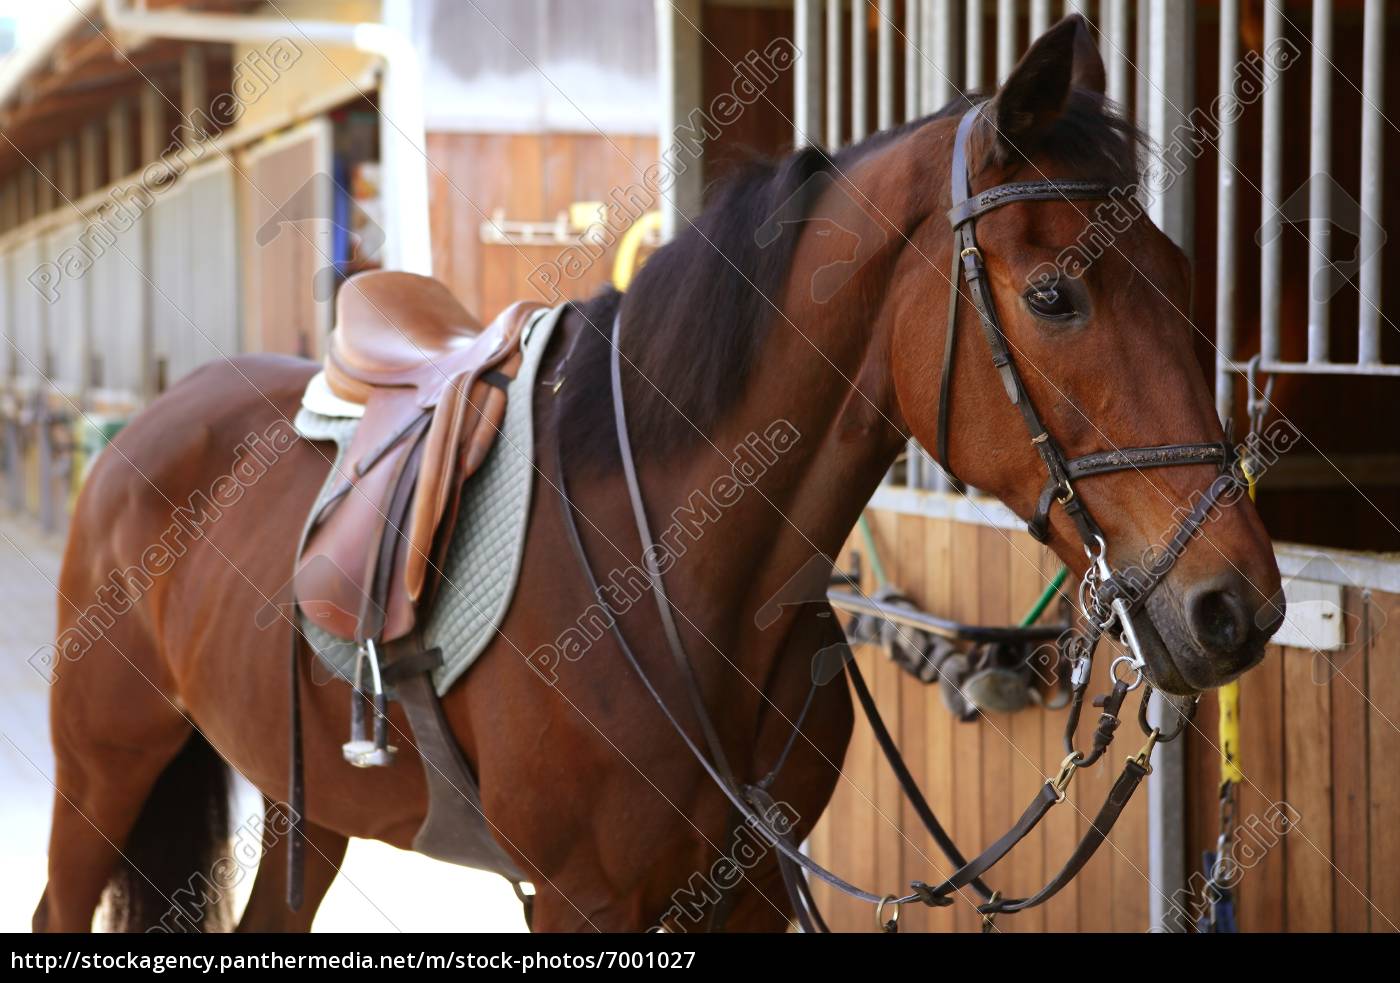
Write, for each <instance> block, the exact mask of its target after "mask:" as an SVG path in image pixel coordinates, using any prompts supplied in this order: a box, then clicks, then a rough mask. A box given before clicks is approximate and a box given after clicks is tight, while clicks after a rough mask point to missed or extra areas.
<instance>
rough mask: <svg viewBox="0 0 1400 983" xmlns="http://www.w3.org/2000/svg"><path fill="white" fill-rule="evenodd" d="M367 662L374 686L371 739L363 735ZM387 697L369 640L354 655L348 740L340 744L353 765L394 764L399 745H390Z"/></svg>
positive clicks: (375, 653)
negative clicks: (372, 734)
mask: <svg viewBox="0 0 1400 983" xmlns="http://www.w3.org/2000/svg"><path fill="white" fill-rule="evenodd" d="M365 663H369V670H370V680H371V682H372V683H373V685H374V692H373V694H372V700H373V703H374V739H373V740H369V739H368V738H367V737H366V736H365V694H364V687H363V684H364V669H365ZM388 721H389V717H388V700H387V699H386V698H385V696H384V680H383V677H382V676H381V675H380V672H379V651H378V649H376V648H375V645H374V640H373V639H369V640H367V641H366V642H365V643H364V644H363V645H361V646H360V648H359V651H358V652H357V653H356V654H355V682H354V690H353V691H352V692H351V694H350V740H348V741H346V742H345V743H344V744H342V745H341V747H340V753H341V754H343V755H344V756H345V760H346V761H348V762H350V763H351V764H352V765H354V766H355V767H356V768H383V767H387V766H388V765H391V764H393V763H394V754H395V753H397V751H398V748H396V747H390V746H389V733H388Z"/></svg>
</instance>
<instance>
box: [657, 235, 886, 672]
mask: <svg viewBox="0 0 1400 983" xmlns="http://www.w3.org/2000/svg"><path fill="white" fill-rule="evenodd" d="M813 263H815V264H817V265H818V266H819V265H820V258H817V259H815V260H813V261H811V262H810V263H808V262H804V261H803V259H802V254H801V252H800V251H799V261H798V263H796V264H795V266H794V269H793V272H792V275H791V277H790V278H789V283H790V284H795V285H801V284H805V283H808V282H809V276H810V273H811V272H813V271H814V269H815V267H813V265H812V264H813ZM870 275H871V276H873V277H878V276H880V273H879V271H878V269H872V271H871V272H870ZM853 286H854V287H857V288H858V289H854V290H852V291H851V292H850V296H851V298H852V299H851V300H848V301H844V302H840V303H838V302H837V301H834V300H833V301H832V302H830V303H826V304H822V305H813V304H812V303H811V301H810V298H809V291H807V290H805V289H803V288H801V287H800V286H795V287H791V288H790V289H789V290H788V295H789V296H788V298H787V301H786V302H785V303H784V305H783V307H782V309H781V311H779V312H778V313H776V314H775V317H776V323H775V324H774V325H773V328H772V330H771V332H770V336H769V339H768V341H767V342H765V345H764V348H763V351H762V352H761V354H760V357H759V358H758V359H757V360H756V365H755V367H754V369H753V370H752V373H751V376H750V382H749V384H748V386H747V389H746V395H745V396H744V398H743V399H741V400H740V402H739V405H738V406H737V408H736V409H735V411H734V412H733V413H731V414H730V416H729V417H728V418H727V419H726V421H725V423H724V424H723V425H722V426H721V427H720V428H718V430H717V432H716V433H715V434H713V435H711V436H709V437H708V438H707V439H706V440H705V441H702V442H701V447H700V450H699V452H698V453H696V454H695V455H694V456H693V457H692V458H691V460H690V462H689V463H688V464H685V465H679V466H678V465H677V464H675V462H670V463H668V465H667V467H666V468H664V469H662V468H658V469H656V470H655V471H653V472H652V474H651V475H649V476H648V477H649V478H651V481H650V482H647V485H648V488H647V495H648V502H647V506H648V512H649V513H651V515H652V516H653V525H657V526H662V527H665V526H667V525H670V526H671V527H672V528H673V529H674V528H675V527H676V523H675V522H674V521H673V520H674V518H675V517H676V516H685V517H687V518H690V519H693V518H694V517H695V516H696V515H697V514H698V513H699V512H700V511H701V510H702V509H703V510H705V514H706V516H707V521H706V522H705V523H704V526H703V527H702V528H700V529H699V531H698V534H697V535H695V536H693V537H691V538H690V540H689V543H690V545H689V549H688V551H687V553H688V557H689V558H688V559H682V560H681V561H679V562H678V563H677V564H676V565H675V568H674V571H673V572H671V573H668V574H667V580H668V583H669V584H671V585H672V591H673V596H674V597H676V598H677V600H678V603H680V604H681V605H682V606H684V605H685V601H684V600H683V598H687V597H689V598H694V599H698V598H704V604H703V609H704V610H703V614H704V622H705V623H704V624H701V625H697V627H698V628H699V629H700V630H702V631H704V632H705V634H706V636H707V639H708V641H709V642H712V643H717V644H720V645H721V646H722V647H723V648H724V649H725V650H726V651H728V652H730V653H734V654H733V655H732V656H731V658H732V659H733V660H734V661H735V662H736V663H738V662H739V661H740V660H741V659H742V660H743V662H744V663H745V664H744V665H742V666H741V668H743V669H744V670H745V671H746V673H747V674H749V675H750V678H764V677H766V676H767V675H768V673H769V670H770V669H771V664H772V660H773V659H774V658H776V656H777V655H778V654H780V651H781V648H782V646H783V639H785V638H786V631H785V629H786V628H789V627H791V624H792V621H793V619H795V618H796V617H797V616H798V613H799V611H800V609H801V608H800V605H799V604H796V603H794V600H795V599H794V598H791V597H788V595H789V594H791V593H792V590H793V585H791V584H790V583H789V581H790V580H792V578H793V576H794V574H795V573H798V572H799V571H804V570H806V571H808V572H810V571H813V570H819V569H820V567H821V563H822V561H821V560H820V559H818V558H819V557H825V558H828V559H829V558H833V557H835V556H836V554H837V553H838V552H839V551H840V549H841V546H842V544H843V543H844V541H845V539H846V537H847V535H848V534H849V532H850V530H851V528H852V527H853V526H854V524H855V522H856V520H857V519H858V518H859V516H860V512H861V509H862V508H863V507H864V505H865V503H866V502H867V501H868V500H869V498H870V495H871V494H872V493H873V492H874V490H875V488H876V487H877V486H878V484H879V482H880V479H881V478H882V477H883V475H884V474H885V473H886V471H888V469H889V467H890V465H891V464H892V463H893V461H894V458H895V456H896V454H897V453H898V451H899V449H900V448H901V447H902V446H903V443H904V440H905V436H906V430H905V428H904V425H903V423H902V421H901V418H900V416H899V411H898V408H897V407H896V405H895V400H894V397H893V389H892V384H891V380H890V374H889V370H888V366H889V344H890V338H891V336H892V331H891V330H890V327H891V326H890V324H889V323H888V322H889V321H890V318H891V316H890V315H889V313H888V312H886V311H883V310H879V309H878V308H879V305H878V304H877V305H873V306H872V305H870V304H869V297H870V296H880V293H881V292H879V291H877V290H872V289H870V287H871V286H876V287H878V286H879V285H878V284H877V285H860V284H853ZM804 298H805V299H804ZM736 475H737V476H738V477H739V479H740V480H739V481H738V483H737V485H736V486H734V487H733V488H731V487H730V483H729V479H730V478H731V477H732V476H736ZM657 486H659V487H657ZM653 487H657V490H658V492H659V495H658V496H657V497H656V498H655V499H653V498H652V497H651V496H652V488H653ZM697 493H699V495H700V496H701V497H700V498H697V497H696V496H697ZM682 524H684V523H682ZM657 533H658V539H662V538H664V535H663V534H661V533H660V532H659V530H657ZM778 596H782V597H783V598H784V599H785V600H784V601H783V602H782V604H783V605H785V606H783V607H782V610H781V613H780V614H779V620H778V622H777V623H776V624H775V623H772V622H771V621H767V619H763V620H765V624H764V625H763V627H762V628H759V627H758V626H757V625H756V618H755V615H756V612H757V611H758V609H759V608H760V607H763V606H764V605H765V604H766V603H767V602H769V601H770V599H772V598H774V597H778ZM818 596H821V595H818ZM806 599H807V600H813V599H815V598H812V597H809V598H806ZM701 644H704V642H703V641H702V642H701Z"/></svg>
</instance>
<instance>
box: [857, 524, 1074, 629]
mask: <svg viewBox="0 0 1400 983" xmlns="http://www.w3.org/2000/svg"><path fill="white" fill-rule="evenodd" d="M859 525H860V535H861V538H862V539H863V540H864V541H865V552H866V555H867V556H869V557H870V569H871V570H872V571H874V573H875V583H876V585H877V586H879V587H884V586H885V584H886V580H885V565H884V564H883V563H881V562H880V551H879V550H878V549H876V547H875V534H874V533H873V532H871V530H870V519H869V518H868V517H867V516H866V514H865V513H864V512H862V513H861V514H860V523H859ZM1067 576H1069V571H1068V570H1066V569H1065V568H1064V567H1061V568H1060V572H1059V573H1057V574H1055V579H1054V580H1052V581H1050V583H1049V584H1047V585H1046V586H1045V590H1044V591H1042V592H1041V594H1040V597H1039V598H1038V599H1037V600H1036V602H1035V603H1034V604H1032V605H1031V609H1030V610H1029V611H1027V612H1026V616H1025V617H1024V618H1022V619H1021V627H1022V628H1029V627H1030V626H1031V625H1033V624H1035V623H1036V622H1037V621H1039V620H1040V616H1041V615H1042V614H1044V613H1045V609H1046V608H1048V607H1049V606H1050V602H1051V601H1053V600H1054V599H1055V595H1056V594H1058V593H1059V591H1060V588H1061V587H1063V586H1064V585H1065V578H1066V577H1067Z"/></svg>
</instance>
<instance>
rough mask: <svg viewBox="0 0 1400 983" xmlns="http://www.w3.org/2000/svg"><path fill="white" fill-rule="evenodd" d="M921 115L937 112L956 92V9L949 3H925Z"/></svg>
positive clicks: (945, 0) (940, 0) (946, 0)
mask: <svg viewBox="0 0 1400 983" xmlns="http://www.w3.org/2000/svg"><path fill="white" fill-rule="evenodd" d="M923 18H924V32H923V33H924V37H925V38H927V39H928V40H927V43H926V44H925V46H924V54H925V56H926V57H925V59H924V85H923V99H924V112H926V113H928V112H933V111H934V110H937V109H941V108H943V107H944V106H946V105H947V104H948V103H949V102H951V101H952V100H953V97H954V96H956V95H957V94H958V92H959V88H958V78H959V73H958V47H959V45H958V42H959V40H960V35H959V33H958V5H957V4H956V3H954V2H953V0H925V4H924V12H923Z"/></svg>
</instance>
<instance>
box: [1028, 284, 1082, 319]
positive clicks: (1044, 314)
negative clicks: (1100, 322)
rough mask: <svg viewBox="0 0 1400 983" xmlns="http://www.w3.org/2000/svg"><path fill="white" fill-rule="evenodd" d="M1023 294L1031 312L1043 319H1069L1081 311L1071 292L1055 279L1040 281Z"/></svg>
mask: <svg viewBox="0 0 1400 983" xmlns="http://www.w3.org/2000/svg"><path fill="white" fill-rule="evenodd" d="M1022 296H1023V297H1024V298H1025V300H1026V306H1027V307H1029V308H1030V309H1031V313H1032V314H1034V315H1035V316H1036V317H1038V318H1040V319H1041V320H1042V321H1068V320H1069V319H1070V318H1072V317H1074V316H1075V315H1077V314H1078V313H1079V312H1078V311H1077V310H1075V308H1074V301H1073V300H1072V299H1071V298H1070V296H1069V293H1068V292H1067V291H1065V290H1062V289H1061V288H1060V286H1059V284H1058V283H1056V282H1054V281H1050V280H1047V281H1044V282H1042V283H1038V284H1036V285H1035V286H1033V287H1031V288H1030V289H1029V290H1027V291H1026V292H1025V293H1024V294H1023V295H1022Z"/></svg>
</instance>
